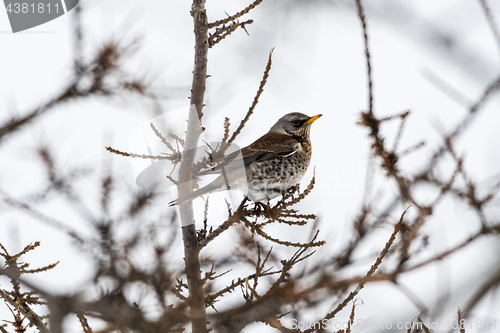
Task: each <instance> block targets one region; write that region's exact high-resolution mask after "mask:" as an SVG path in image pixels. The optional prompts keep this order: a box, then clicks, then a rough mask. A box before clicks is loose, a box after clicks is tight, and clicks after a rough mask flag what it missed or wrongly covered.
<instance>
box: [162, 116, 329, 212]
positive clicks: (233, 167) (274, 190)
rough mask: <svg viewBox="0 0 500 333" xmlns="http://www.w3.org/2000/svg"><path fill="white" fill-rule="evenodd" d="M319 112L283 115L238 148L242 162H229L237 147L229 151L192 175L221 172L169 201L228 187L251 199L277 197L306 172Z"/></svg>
mask: <svg viewBox="0 0 500 333" xmlns="http://www.w3.org/2000/svg"><path fill="white" fill-rule="evenodd" d="M321 116H322V115H321V114H318V115H316V116H313V117H309V116H306V115H305V114H302V113H298V112H294V113H289V114H287V115H285V116H283V117H282V118H281V119H279V120H278V121H277V122H276V124H274V126H273V127H271V129H270V130H269V132H267V133H266V134H264V135H263V136H262V137H260V138H259V139H257V141H255V142H254V143H252V144H251V145H249V146H247V147H245V148H242V149H241V156H242V158H243V163H231V162H232V161H234V160H235V159H236V157H237V156H238V155H239V153H240V151H236V152H234V153H232V154H229V155H228V156H227V157H225V158H224V159H223V160H222V161H221V163H219V164H218V165H216V166H215V167H212V168H210V169H208V170H205V171H202V172H200V173H198V174H197V175H196V176H204V175H209V174H221V175H220V176H219V177H218V178H216V179H215V180H214V181H213V182H211V183H209V184H207V185H206V186H204V187H202V188H200V189H199V190H196V191H193V192H191V193H190V194H189V195H188V196H186V197H184V198H178V199H177V200H174V201H172V202H170V205H171V206H173V205H178V204H180V203H183V202H186V201H190V200H193V199H194V198H196V197H199V196H201V195H205V194H209V193H213V192H218V191H225V190H229V189H231V190H243V191H245V192H246V196H247V197H248V198H249V199H250V200H252V201H255V202H259V201H263V200H269V199H272V198H274V197H277V196H278V195H279V194H280V193H283V192H284V191H286V190H287V189H289V188H290V187H292V186H294V185H295V184H297V183H298V182H299V181H300V180H301V179H302V177H303V176H304V174H305V173H306V171H307V167H308V166H309V162H310V161H311V153H312V146H311V141H310V139H309V132H310V129H311V124H312V123H313V122H314V121H316V120H317V119H318V118H319V117H321ZM243 165H244V167H245V169H244V170H243V168H242V167H243ZM245 175H246V179H245ZM228 179H229V181H228Z"/></svg>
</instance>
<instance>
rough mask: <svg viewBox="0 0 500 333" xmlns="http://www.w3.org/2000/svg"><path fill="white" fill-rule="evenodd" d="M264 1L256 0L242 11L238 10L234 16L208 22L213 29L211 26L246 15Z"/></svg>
mask: <svg viewBox="0 0 500 333" xmlns="http://www.w3.org/2000/svg"><path fill="white" fill-rule="evenodd" d="M261 2H262V0H255V1H254V2H252V3H251V4H250V5H249V6H248V7H246V8H245V9H243V10H242V11H240V12H237V13H236V14H234V15H233V16H229V17H227V18H225V19H222V20H218V21H215V22H213V23H209V24H208V28H209V29H211V28H215V27H216V26H218V25H222V24H226V23H228V22H231V21H234V20H236V19H237V18H239V17H241V16H243V15H245V14H248V12H250V11H251V10H252V9H254V8H255V7H257V6H258V5H259V4H260V3H261Z"/></svg>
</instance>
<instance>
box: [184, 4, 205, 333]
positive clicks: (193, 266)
mask: <svg viewBox="0 0 500 333" xmlns="http://www.w3.org/2000/svg"><path fill="white" fill-rule="evenodd" d="M191 16H192V17H193V22H194V34H195V56H194V70H193V83H192V87H191V97H190V102H191V103H190V104H191V105H190V110H189V119H188V129H187V133H186V141H185V146H184V152H183V154H182V160H181V164H180V170H179V184H180V185H179V197H182V196H184V195H185V194H187V193H190V192H191V191H192V190H193V189H192V184H191V178H192V169H193V163H194V157H195V155H196V147H197V145H198V139H199V138H200V135H201V126H200V121H201V116H202V112H203V100H204V96H205V83H206V78H207V53H208V46H209V45H208V32H207V31H208V27H207V15H206V11H205V0H193V5H192V9H191ZM179 209H180V213H181V223H182V236H183V241H184V256H185V257H184V260H185V266H186V277H187V281H188V287H189V306H190V309H191V317H192V319H191V324H192V332H193V333H205V332H207V320H206V308H205V296H204V293H203V285H202V281H201V269H200V253H199V249H198V244H197V243H198V241H197V235H196V226H195V223H194V214H193V205H192V203H191V202H186V203H182V204H181V205H180V207H179Z"/></svg>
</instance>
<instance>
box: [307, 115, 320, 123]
mask: <svg viewBox="0 0 500 333" xmlns="http://www.w3.org/2000/svg"><path fill="white" fill-rule="evenodd" d="M321 116H322V114H317V115H315V116H312V117H311V118H309V120H307V121H306V124H312V123H313V122H315V121H316V120H318V118H319V117H321Z"/></svg>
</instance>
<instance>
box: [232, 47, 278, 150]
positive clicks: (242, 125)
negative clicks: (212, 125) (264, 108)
mask: <svg viewBox="0 0 500 333" xmlns="http://www.w3.org/2000/svg"><path fill="white" fill-rule="evenodd" d="M273 51H274V48H272V49H271V51H270V52H269V57H268V59H267V65H266V69H265V70H264V76H263V77H262V80H261V81H260V85H259V89H258V90H257V94H256V95H255V97H254V99H253V102H252V105H251V106H250V108H249V109H248V111H247V114H246V115H245V118H243V120H242V121H241V123H240V125H239V126H238V128H237V129H236V131H234V133H233V135H231V138H230V139H229V141H228V143H232V142H233V141H234V139H236V137H237V136H238V134H240V132H241V130H242V129H243V127H244V126H245V124H246V123H247V121H248V119H250V116H251V115H252V113H253V111H254V109H255V107H256V106H257V103H259V98H260V95H261V94H262V92H263V91H264V86H265V85H266V82H267V78H268V77H269V71H271V65H272V55H273Z"/></svg>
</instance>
